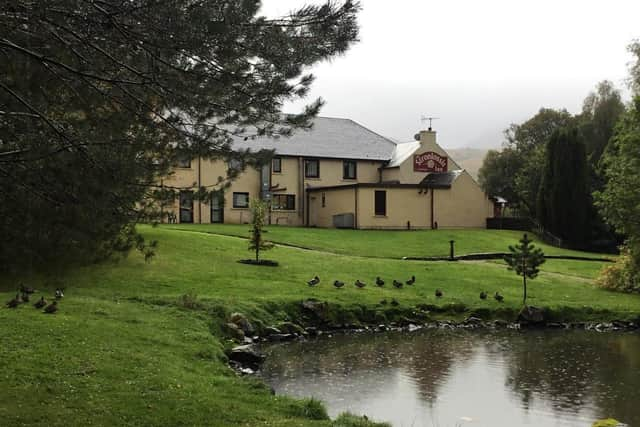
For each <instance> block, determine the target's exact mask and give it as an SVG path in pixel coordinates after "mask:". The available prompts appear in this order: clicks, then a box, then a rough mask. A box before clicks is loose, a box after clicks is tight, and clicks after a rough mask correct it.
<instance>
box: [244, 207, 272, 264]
mask: <svg viewBox="0 0 640 427" xmlns="http://www.w3.org/2000/svg"><path fill="white" fill-rule="evenodd" d="M267 208H268V205H267V202H265V201H263V200H260V199H253V200H251V225H252V226H253V227H252V228H251V237H250V238H249V250H250V251H254V252H255V253H256V261H259V260H260V251H266V250H269V249H271V248H273V243H271V242H269V241H267V240H265V239H264V233H266V231H265V230H264V221H265V217H266V214H267Z"/></svg>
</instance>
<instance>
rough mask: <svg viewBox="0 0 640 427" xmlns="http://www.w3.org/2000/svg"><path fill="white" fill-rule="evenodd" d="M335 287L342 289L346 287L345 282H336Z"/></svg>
mask: <svg viewBox="0 0 640 427" xmlns="http://www.w3.org/2000/svg"><path fill="white" fill-rule="evenodd" d="M333 286H335V287H336V288H338V289H340V288H341V287H343V286H344V282H341V281H340V280H336V281H335V282H333Z"/></svg>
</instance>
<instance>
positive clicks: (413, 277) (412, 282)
mask: <svg viewBox="0 0 640 427" xmlns="http://www.w3.org/2000/svg"><path fill="white" fill-rule="evenodd" d="M404 283H406V284H407V285H413V284H414V283H416V276H411V279H409V280H407V281H406V282H404Z"/></svg>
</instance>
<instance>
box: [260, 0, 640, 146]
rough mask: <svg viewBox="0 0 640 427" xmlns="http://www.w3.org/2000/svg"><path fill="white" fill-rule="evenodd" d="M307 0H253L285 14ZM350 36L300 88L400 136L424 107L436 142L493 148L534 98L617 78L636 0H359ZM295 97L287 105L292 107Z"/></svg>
mask: <svg viewBox="0 0 640 427" xmlns="http://www.w3.org/2000/svg"><path fill="white" fill-rule="evenodd" d="M309 3H312V4H317V3H323V2H322V1H319V0H310V1H299V0H263V9H262V10H263V14H265V15H267V16H280V15H285V14H286V13H287V12H288V11H290V10H292V9H295V8H298V7H300V6H301V5H304V4H309ZM361 4H362V6H363V10H362V12H361V13H360V15H359V21H360V25H361V33H360V40H361V41H360V42H359V43H358V44H356V45H354V46H353V47H352V48H351V49H350V50H349V51H348V52H347V53H346V55H344V56H342V57H338V58H336V59H334V60H333V61H331V62H326V63H322V64H319V65H317V66H316V67H314V68H312V70H311V72H312V73H313V74H314V75H315V76H316V78H317V80H316V82H315V83H314V86H313V90H312V91H311V94H310V98H309V99H314V98H316V97H318V96H321V97H322V98H324V99H325V101H326V105H325V107H324V109H323V110H322V112H321V115H323V116H329V117H345V118H350V119H353V120H355V121H357V122H359V123H361V124H363V125H364V126H366V127H368V128H370V129H372V130H374V131H376V132H378V133H381V134H383V135H385V136H388V137H391V138H394V139H397V140H400V141H410V140H412V139H413V135H414V134H415V133H416V131H418V130H419V129H420V128H422V127H424V126H423V124H422V123H421V121H420V117H421V116H422V115H426V116H435V117H439V118H440V119H439V120H437V121H435V122H434V126H433V127H434V129H435V130H436V131H438V141H439V142H440V143H441V145H443V146H445V147H452V148H453V147H496V146H499V145H500V143H501V142H502V131H503V129H505V128H506V127H507V126H508V125H509V124H510V123H519V122H522V121H524V120H526V119H527V118H529V117H531V116H532V115H533V114H535V112H536V111H537V110H538V109H539V108H540V107H543V106H544V107H550V108H566V109H568V110H569V111H570V112H572V113H576V112H579V111H580V109H581V106H582V101H583V99H584V98H585V97H586V96H587V94H588V93H589V91H590V90H592V89H593V88H594V86H595V85H596V83H597V82H599V81H601V80H604V79H609V80H612V81H613V82H614V83H615V84H616V85H617V86H619V87H620V88H625V96H626V94H627V91H626V86H625V79H626V77H627V75H628V73H627V64H628V63H629V62H630V61H631V60H632V56H631V55H630V54H629V53H628V52H627V50H626V46H627V45H628V44H629V42H631V41H632V40H633V39H634V38H636V39H637V38H640V19H639V18H640V1H638V0H613V1H608V2H604V1H602V0H599V1H596V0H535V1H531V0H518V1H514V0H485V1H477V0H397V1H394V2H391V1H389V0H361ZM300 105H302V104H301V103H298V104H293V105H287V106H286V108H285V111H287V112H290V111H297V110H299V109H300Z"/></svg>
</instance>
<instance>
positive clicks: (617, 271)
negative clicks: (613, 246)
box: [596, 247, 640, 292]
mask: <svg viewBox="0 0 640 427" xmlns="http://www.w3.org/2000/svg"><path fill="white" fill-rule="evenodd" d="M596 284H597V285H598V286H600V287H601V288H605V289H610V290H613V291H619V292H640V272H639V271H637V267H636V266H635V263H634V262H633V258H632V256H631V253H630V251H629V249H628V248H626V247H622V248H620V256H619V257H618V259H617V261H616V262H615V264H613V265H608V266H606V267H604V268H603V269H602V270H601V271H600V274H599V276H598V278H597V279H596Z"/></svg>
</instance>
